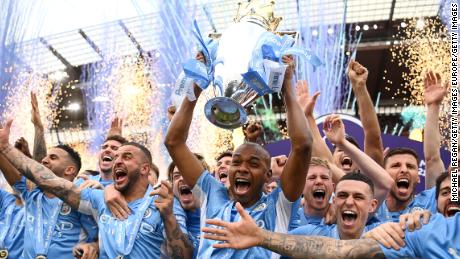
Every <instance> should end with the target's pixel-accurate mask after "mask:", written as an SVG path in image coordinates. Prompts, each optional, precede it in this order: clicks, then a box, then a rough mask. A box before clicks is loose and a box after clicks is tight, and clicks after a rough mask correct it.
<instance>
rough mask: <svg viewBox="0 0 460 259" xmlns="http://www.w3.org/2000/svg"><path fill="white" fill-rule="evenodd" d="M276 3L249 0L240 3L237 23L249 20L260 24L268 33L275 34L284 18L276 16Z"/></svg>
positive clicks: (236, 18) (235, 19)
mask: <svg viewBox="0 0 460 259" xmlns="http://www.w3.org/2000/svg"><path fill="white" fill-rule="evenodd" d="M274 9H275V1H264V0H247V1H245V2H239V3H238V11H237V14H236V17H235V18H234V19H233V20H234V21H235V22H240V21H241V20H249V21H252V22H256V23H257V24H260V25H261V26H263V27H264V28H266V29H267V30H268V31H271V32H275V31H276V28H278V25H279V23H280V22H281V20H282V19H283V18H281V17H275V15H274Z"/></svg>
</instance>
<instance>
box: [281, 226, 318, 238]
mask: <svg viewBox="0 0 460 259" xmlns="http://www.w3.org/2000/svg"><path fill="white" fill-rule="evenodd" d="M289 234H291V235H297V236H318V235H322V231H321V227H319V225H312V224H307V225H304V226H301V227H298V228H296V229H294V230H291V231H289Z"/></svg>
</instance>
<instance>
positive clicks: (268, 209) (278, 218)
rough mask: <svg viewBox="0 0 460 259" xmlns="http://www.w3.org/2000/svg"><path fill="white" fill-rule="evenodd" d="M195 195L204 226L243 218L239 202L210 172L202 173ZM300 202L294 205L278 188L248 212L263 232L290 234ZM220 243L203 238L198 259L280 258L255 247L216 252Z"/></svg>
mask: <svg viewBox="0 0 460 259" xmlns="http://www.w3.org/2000/svg"><path fill="white" fill-rule="evenodd" d="M194 193H197V194H198V197H199V198H200V200H201V226H204V224H205V223H204V222H205V220H206V219H214V218H216V219H221V220H224V221H231V222H236V221H239V220H240V216H239V214H238V212H237V210H236V207H235V202H234V201H232V200H231V199H230V197H229V196H228V193H227V189H226V188H225V186H224V185H222V184H221V183H220V182H218V181H217V180H216V179H215V178H214V177H212V176H211V175H210V174H209V172H207V171H205V172H203V173H202V174H201V176H200V178H199V179H198V181H197V183H196V185H195V186H194ZM299 202H300V199H298V200H297V201H295V202H290V201H289V200H288V199H287V198H286V197H285V196H284V193H283V191H282V188H276V189H275V190H274V191H273V192H271V193H270V194H268V195H262V197H261V198H260V200H259V201H257V202H256V204H254V205H253V206H251V207H250V208H246V211H247V212H248V213H249V214H250V215H251V217H252V218H254V220H255V221H256V223H257V225H258V226H259V227H261V228H263V229H266V230H269V231H274V232H280V233H287V232H288V228H289V224H290V223H291V218H292V217H293V216H294V215H295V214H296V213H297V209H298V205H299ZM215 242H216V241H212V240H208V239H203V238H202V239H201V241H200V247H199V249H198V258H219V259H221V258H270V257H273V258H278V257H279V255H277V254H275V253H272V252H271V251H269V250H266V249H263V248H261V247H253V248H250V249H244V250H234V249H215V248H213V247H212V245H213V244H214V243H215Z"/></svg>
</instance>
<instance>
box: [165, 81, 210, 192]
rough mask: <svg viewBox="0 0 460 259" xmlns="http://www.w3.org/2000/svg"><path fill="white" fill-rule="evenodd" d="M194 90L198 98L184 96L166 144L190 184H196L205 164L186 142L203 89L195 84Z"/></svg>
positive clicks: (169, 129) (170, 127)
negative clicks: (191, 98) (192, 98)
mask: <svg viewBox="0 0 460 259" xmlns="http://www.w3.org/2000/svg"><path fill="white" fill-rule="evenodd" d="M194 91H195V96H196V97H197V100H195V101H193V102H191V101H189V100H188V98H187V97H185V98H184V101H183V102H182V105H181V107H180V109H179V110H178V111H176V113H175V114H174V116H173V117H172V121H171V123H170V124H169V128H168V132H167V133H166V137H165V145H166V148H167V149H168V153H169V155H170V156H171V158H172V160H173V161H174V163H175V164H176V166H177V168H178V169H179V171H180V172H181V173H182V177H184V179H185V181H186V182H187V183H188V184H189V185H190V186H194V185H195V183H196V181H197V180H198V178H199V177H200V175H201V173H203V171H204V167H203V165H202V164H201V162H200V161H199V160H198V158H196V156H195V155H194V154H193V152H192V151H190V149H189V148H188V146H187V144H186V141H187V136H188V132H189V130H190V124H191V123H192V117H193V110H194V109H195V106H196V103H197V101H198V97H199V95H200V93H201V89H200V88H199V87H198V86H197V85H195V86H194Z"/></svg>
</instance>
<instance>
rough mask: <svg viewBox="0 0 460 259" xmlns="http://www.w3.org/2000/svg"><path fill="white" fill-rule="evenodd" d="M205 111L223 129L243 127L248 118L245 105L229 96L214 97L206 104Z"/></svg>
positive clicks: (207, 116)
mask: <svg viewBox="0 0 460 259" xmlns="http://www.w3.org/2000/svg"><path fill="white" fill-rule="evenodd" d="M204 113H205V115H206V118H208V120H209V121H210V122H211V123H212V124H214V125H216V126H217V127H220V128H223V129H236V128H238V127H241V126H243V124H244V123H246V120H247V118H248V116H247V113H246V110H245V109H244V107H243V106H241V104H239V103H237V102H236V101H235V100H233V99H231V98H228V97H216V98H212V99H211V100H209V101H208V102H207V103H206V105H205V106H204Z"/></svg>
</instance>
